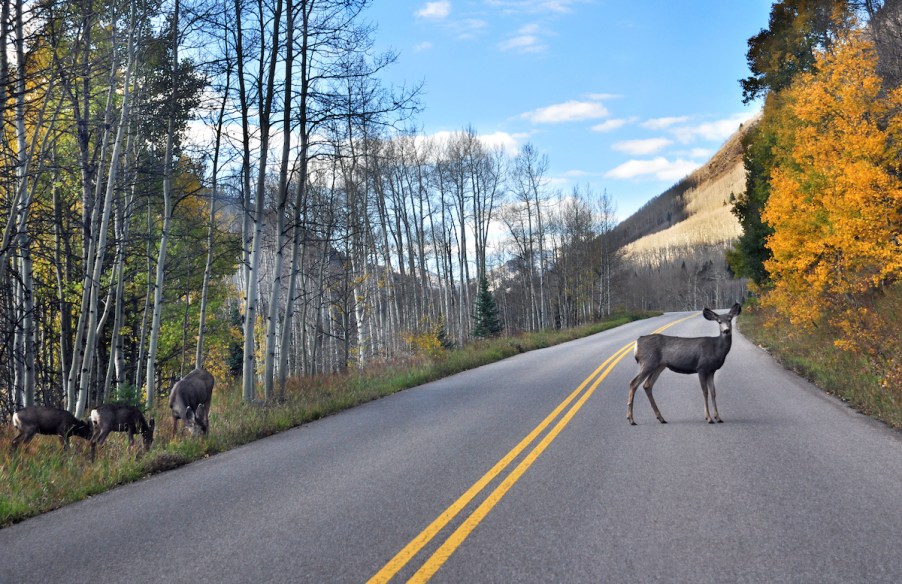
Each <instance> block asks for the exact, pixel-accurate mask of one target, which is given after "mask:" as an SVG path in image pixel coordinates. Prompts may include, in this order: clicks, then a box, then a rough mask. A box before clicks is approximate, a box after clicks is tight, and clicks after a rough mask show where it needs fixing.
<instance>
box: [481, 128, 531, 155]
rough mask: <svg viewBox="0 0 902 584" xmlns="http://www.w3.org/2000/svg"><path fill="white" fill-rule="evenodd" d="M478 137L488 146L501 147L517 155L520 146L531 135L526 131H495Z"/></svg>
mask: <svg viewBox="0 0 902 584" xmlns="http://www.w3.org/2000/svg"><path fill="white" fill-rule="evenodd" d="M478 137H479V141H480V142H482V143H483V144H485V145H486V146H489V147H501V148H502V149H504V151H505V152H507V153H508V154H511V155H516V154H517V152H519V151H520V146H522V145H523V144H524V143H525V142H526V140H527V138H529V135H528V134H525V133H518V134H508V133H507V132H494V133H492V134H480V135H479V136H478Z"/></svg>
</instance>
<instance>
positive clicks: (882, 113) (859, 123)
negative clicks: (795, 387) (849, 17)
mask: <svg viewBox="0 0 902 584" xmlns="http://www.w3.org/2000/svg"><path fill="white" fill-rule="evenodd" d="M875 66H876V54H875V51H874V47H873V45H872V43H871V42H870V41H869V40H868V39H867V37H866V36H865V34H864V33H863V32H861V31H853V32H850V33H848V34H846V35H844V36H843V37H841V38H839V39H837V42H836V43H835V45H834V46H833V49H832V50H831V51H830V52H825V53H821V54H818V55H817V70H816V72H815V73H807V74H803V75H800V76H799V78H797V79H796V80H795V82H794V83H793V84H792V86H791V87H790V88H789V89H788V90H787V91H786V96H785V97H786V99H787V108H788V112H789V115H790V116H791V117H792V124H791V129H790V130H788V133H789V134H790V135H789V136H787V138H788V139H787V140H785V141H784V143H783V145H782V146H781V148H782V149H783V151H782V152H781V153H780V154H781V156H780V158H781V160H780V162H779V164H778V165H777V167H776V168H775V169H774V171H773V172H772V175H771V187H772V191H771V195H770V199H769V200H768V203H767V206H766V208H765V210H764V212H763V213H762V218H763V220H764V221H766V222H767V223H768V224H769V225H771V227H773V229H774V233H773V235H772V236H771V237H770V238H769V239H768V247H769V248H770V250H771V252H772V253H773V257H772V258H771V259H770V260H769V261H768V262H767V263H766V267H767V269H768V271H769V272H770V274H771V275H772V278H773V284H774V288H773V289H772V290H771V291H770V292H769V293H768V294H767V295H766V297H765V298H764V299H763V301H764V302H765V303H766V304H770V305H772V306H774V307H775V308H776V309H777V310H778V311H779V312H780V313H782V314H783V315H784V316H786V317H788V318H789V319H790V321H791V322H793V324H797V325H803V326H806V325H811V324H816V323H818V322H822V321H823V319H825V318H826V320H827V322H829V323H830V324H832V325H834V326H836V327H838V329H839V330H840V331H842V332H843V333H844V334H843V335H842V337H841V338H839V339H838V340H837V345H839V346H840V347H842V348H845V349H853V350H863V351H865V352H867V353H871V354H873V353H874V352H875V351H879V349H878V348H877V347H879V344H880V337H883V338H885V337H884V336H883V332H885V331H875V330H874V328H873V325H874V322H875V319H874V318H872V316H873V314H872V313H873V310H874V306H875V301H876V299H877V298H878V297H879V296H881V295H885V294H886V293H888V292H889V293H892V294H894V295H897V294H899V286H898V285H896V282H898V281H899V280H900V275H902V120H900V116H902V87H897V88H896V89H895V90H892V91H889V92H885V91H882V90H881V80H880V78H879V77H878V76H877V74H876V72H875ZM890 326H891V327H895V326H898V323H895V324H891V325H890ZM889 332H890V333H892V331H889ZM896 333H898V331H896ZM869 336H870V337H873V338H872V339H870V340H869V339H868V338H866V337H869ZM896 368H897V367H896ZM884 373H886V371H885V370H884Z"/></svg>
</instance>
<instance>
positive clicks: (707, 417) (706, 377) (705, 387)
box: [698, 372, 714, 424]
mask: <svg viewBox="0 0 902 584" xmlns="http://www.w3.org/2000/svg"><path fill="white" fill-rule="evenodd" d="M710 378H711V374H710V373H705V372H699V374H698V380H699V382H700V383H701V384H702V395H703V396H704V397H705V420H707V422H708V423H709V424H713V423H714V420H713V419H712V418H711V412H710V411H709V410H708V381H709V379H710Z"/></svg>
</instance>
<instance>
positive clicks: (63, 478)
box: [0, 313, 656, 526]
mask: <svg viewBox="0 0 902 584" xmlns="http://www.w3.org/2000/svg"><path fill="white" fill-rule="evenodd" d="M654 314H656V313H629V314H620V315H615V316H612V317H610V318H607V319H605V320H603V321H599V322H596V323H592V324H589V325H585V326H581V327H577V328H572V329H565V330H550V331H542V332H535V333H527V334H522V335H518V336H515V337H506V338H493V339H485V340H480V341H478V342H475V343H472V344H469V345H466V346H464V347H460V348H454V349H443V348H441V347H438V348H436V347H433V346H431V345H429V344H427V343H423V342H422V339H420V340H419V342H417V340H416V339H414V340H413V341H414V342H413V343H412V349H413V351H414V353H415V354H414V355H413V356H411V357H410V358H409V359H407V360H405V361H398V362H395V363H386V364H383V365H378V366H377V365H371V366H369V367H367V369H366V370H365V371H359V372H349V373H347V374H344V375H333V376H323V377H318V378H314V377H303V378H294V379H292V380H290V381H289V383H288V385H287V387H286V394H285V399H284V400H283V401H282V402H281V403H276V402H274V401H271V402H267V403H266V405H260V404H258V403H248V402H247V401H245V400H243V399H242V391H241V384H240V380H235V381H232V382H230V383H223V382H221V381H220V382H219V384H218V385H217V387H216V389H215V390H214V393H213V405H212V408H211V413H210V428H211V430H210V434H209V435H208V436H207V437H206V438H203V439H192V438H190V437H188V436H186V435H182V436H180V437H179V438H177V439H173V434H172V422H171V417H170V415H169V411H168V409H167V408H166V404H165V403H162V404H159V405H158V406H157V408H156V409H155V410H154V415H153V416H148V417H154V418H155V419H156V421H157V429H156V434H155V437H154V445H153V447H152V448H151V450H150V452H148V453H147V454H141V455H138V456H137V457H136V456H135V454H136V453H139V452H141V448H140V447H139V444H140V436H138V437H136V440H135V443H136V445H135V447H134V448H133V449H132V450H131V451H129V450H128V440H127V439H126V435H125V434H122V433H116V434H113V435H111V436H110V438H109V439H108V440H107V442H106V444H104V445H103V447H102V448H101V449H100V451H99V453H98V457H97V462H96V463H95V464H91V462H90V445H89V443H88V442H87V441H85V440H81V439H78V438H71V439H70V444H71V446H70V449H69V450H68V451H64V450H63V449H62V447H61V445H60V442H59V439H58V438H57V437H55V436H36V437H35V439H34V440H33V441H32V442H31V443H30V444H28V445H26V446H23V447H20V448H19V451H18V453H17V454H15V455H13V454H12V453H11V451H10V441H11V440H12V438H13V436H15V431H14V430H13V428H12V427H10V426H5V427H3V428H2V429H0V526H5V525H9V524H11V523H15V522H17V521H21V520H23V519H26V518H28V517H31V516H34V515H38V514H40V513H44V512H46V511H49V510H51V509H55V508H57V507H60V506H62V505H65V504H68V503H72V502H74V501H78V500H81V499H84V498H86V497H89V496H91V495H93V494H97V493H100V492H103V491H106V490H108V489H111V488H113V487H115V486H117V485H121V484H125V483H129V482H133V481H136V480H139V479H141V478H142V477H145V476H147V475H150V474H154V473H158V472H163V471H165V470H169V469H172V468H176V467H178V466H182V465H184V464H187V463H189V462H191V461H195V460H198V459H201V458H204V457H207V456H210V455H213V454H216V453H218V452H223V451H226V450H229V449H232V448H235V447H237V446H240V445H242V444H246V443H248V442H252V441H254V440H257V439H259V438H263V437H266V436H270V435H272V434H275V433H277V432H281V431H284V430H287V429H289V428H293V427H295V426H299V425H301V424H304V423H305V422H309V421H312V420H316V419H318V418H322V417H323V416H327V415H329V414H332V413H335V412H338V411H341V410H344V409H347V408H350V407H353V406H355V405H358V404H361V403H364V402H367V401H370V400H374V399H378V398H380V397H384V396H387V395H390V394H392V393H395V392H398V391H401V390H403V389H407V388H410V387H414V386H417V385H420V384H423V383H426V382H429V381H433V380H436V379H440V378H442V377H446V376H449V375H453V374H454V373H458V372H460V371H465V370H467V369H473V368H475V367H479V366H481V365H486V364H488V363H492V362H495V361H500V360H502V359H505V358H507V357H511V356H513V355H516V354H518V353H523V352H525V351H532V350H535V349H541V348H544V347H550V346H552V345H557V344H560V343H563V342H567V341H571V340H574V339H578V338H581V337H585V336H588V335H592V334H595V333H598V332H601V331H604V330H608V329H611V328H614V327H617V326H620V325H623V324H626V323H628V322H631V321H634V320H638V319H641V318H647V317H649V316H653V315H654ZM161 401H162V402H165V400H161Z"/></svg>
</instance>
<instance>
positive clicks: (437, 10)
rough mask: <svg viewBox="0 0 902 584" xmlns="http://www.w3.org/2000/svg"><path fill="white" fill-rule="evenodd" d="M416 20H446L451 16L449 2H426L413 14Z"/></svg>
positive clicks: (442, 0) (444, 0) (443, 0)
mask: <svg viewBox="0 0 902 584" xmlns="http://www.w3.org/2000/svg"><path fill="white" fill-rule="evenodd" d="M414 14H415V15H416V16H417V17H418V18H426V19H429V20H442V19H444V18H448V15H449V14H451V2H448V1H447V0H440V1H438V2H427V3H426V4H424V5H423V7H422V8H420V9H419V10H417V11H416V12H415V13H414Z"/></svg>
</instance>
